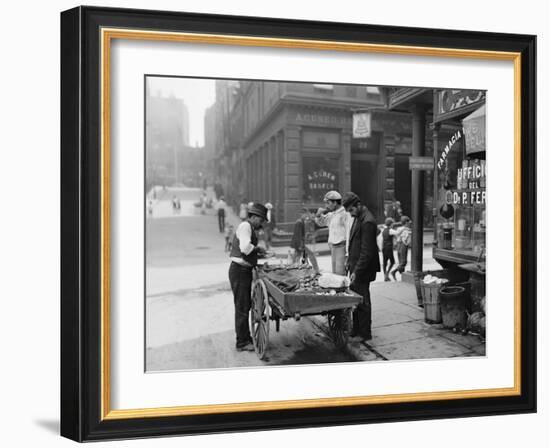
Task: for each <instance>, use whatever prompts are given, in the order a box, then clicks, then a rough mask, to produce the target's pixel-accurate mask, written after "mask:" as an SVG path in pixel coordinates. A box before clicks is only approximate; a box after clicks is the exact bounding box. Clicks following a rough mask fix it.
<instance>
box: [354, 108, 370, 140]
mask: <svg viewBox="0 0 550 448" xmlns="http://www.w3.org/2000/svg"><path fill="white" fill-rule="evenodd" d="M370 132H371V114H370V113H369V112H360V113H355V114H353V138H368V137H370Z"/></svg>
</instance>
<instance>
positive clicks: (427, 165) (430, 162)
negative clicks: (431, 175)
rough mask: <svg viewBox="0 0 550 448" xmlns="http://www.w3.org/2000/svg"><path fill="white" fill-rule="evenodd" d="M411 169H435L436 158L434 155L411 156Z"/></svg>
mask: <svg viewBox="0 0 550 448" xmlns="http://www.w3.org/2000/svg"><path fill="white" fill-rule="evenodd" d="M409 169H410V170H424V171H430V170H433V169H434V159H433V158H432V157H413V156H411V157H409Z"/></svg>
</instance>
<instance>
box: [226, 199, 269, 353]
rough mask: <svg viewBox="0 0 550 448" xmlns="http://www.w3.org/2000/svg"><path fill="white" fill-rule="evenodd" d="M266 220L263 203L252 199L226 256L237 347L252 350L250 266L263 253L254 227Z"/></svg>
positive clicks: (251, 266) (252, 265)
mask: <svg viewBox="0 0 550 448" xmlns="http://www.w3.org/2000/svg"><path fill="white" fill-rule="evenodd" d="M266 221H267V209H266V208H265V206H263V205H262V204H258V203H252V205H250V206H249V207H248V218H247V219H246V220H244V221H243V222H241V223H240V224H239V227H237V231H236V232H235V236H234V237H233V244H232V247H231V252H230V254H229V256H230V257H231V265H230V266H229V283H230V284H231V290H232V291H233V302H234V304H235V333H236V336H237V342H236V348H237V350H238V351H253V350H254V346H253V344H252V338H251V337H250V329H249V326H248V313H249V312H250V305H251V298H250V290H251V287H252V269H253V268H254V267H255V266H256V265H257V264H258V257H261V256H263V255H265V251H264V249H262V248H261V247H259V246H258V235H257V234H256V231H257V230H259V229H260V228H261V227H262V225H263V224H264V223H265V222H266Z"/></svg>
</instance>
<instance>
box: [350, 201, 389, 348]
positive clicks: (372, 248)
mask: <svg viewBox="0 0 550 448" xmlns="http://www.w3.org/2000/svg"><path fill="white" fill-rule="evenodd" d="M342 205H343V206H344V207H345V208H346V211H347V212H349V213H350V214H351V216H352V217H354V218H355V219H354V222H353V225H352V227H351V230H350V235H349V248H348V261H347V272H348V273H349V275H350V281H351V286H350V287H351V289H352V291H355V292H356V293H357V294H360V295H361V296H363V301H362V302H361V303H360V304H359V305H358V306H357V308H356V309H355V311H354V313H353V329H352V332H351V336H361V337H362V338H363V339H365V340H369V339H372V335H371V301H370V291H369V286H370V282H372V281H374V280H375V279H376V273H377V272H379V271H380V258H379V255H378V245H377V244H376V233H377V229H378V226H377V225H376V219H375V218H374V215H373V214H372V213H371V212H370V211H369V209H368V208H367V207H366V206H365V205H363V204H361V200H360V199H359V196H357V195H356V194H355V193H352V192H349V193H346V194H345V195H344V197H343V199H342Z"/></svg>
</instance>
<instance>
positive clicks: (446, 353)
mask: <svg viewBox="0 0 550 448" xmlns="http://www.w3.org/2000/svg"><path fill="white" fill-rule="evenodd" d="M370 291H371V303H372V336H373V337H372V340H370V341H363V340H362V339H360V338H351V339H350V340H349V343H348V350H349V352H350V353H351V354H352V355H353V356H354V357H355V358H357V359H358V360H361V361H376V360H378V361H385V360H404V359H435V358H457V357H470V356H485V341H484V340H483V339H481V338H480V337H479V336H477V335H473V334H467V335H463V334H461V333H455V332H454V331H453V330H451V329H446V328H444V327H443V325H442V324H428V323H426V322H425V321H424V310H423V309H422V308H420V307H418V305H417V298H416V290H415V288H414V285H411V284H409V283H405V282H376V283H371V286H370ZM312 320H313V322H314V324H315V325H316V326H317V327H319V328H320V329H321V330H323V331H324V332H327V333H328V328H327V324H326V318H323V317H320V316H319V317H318V316H315V317H313V318H312Z"/></svg>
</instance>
